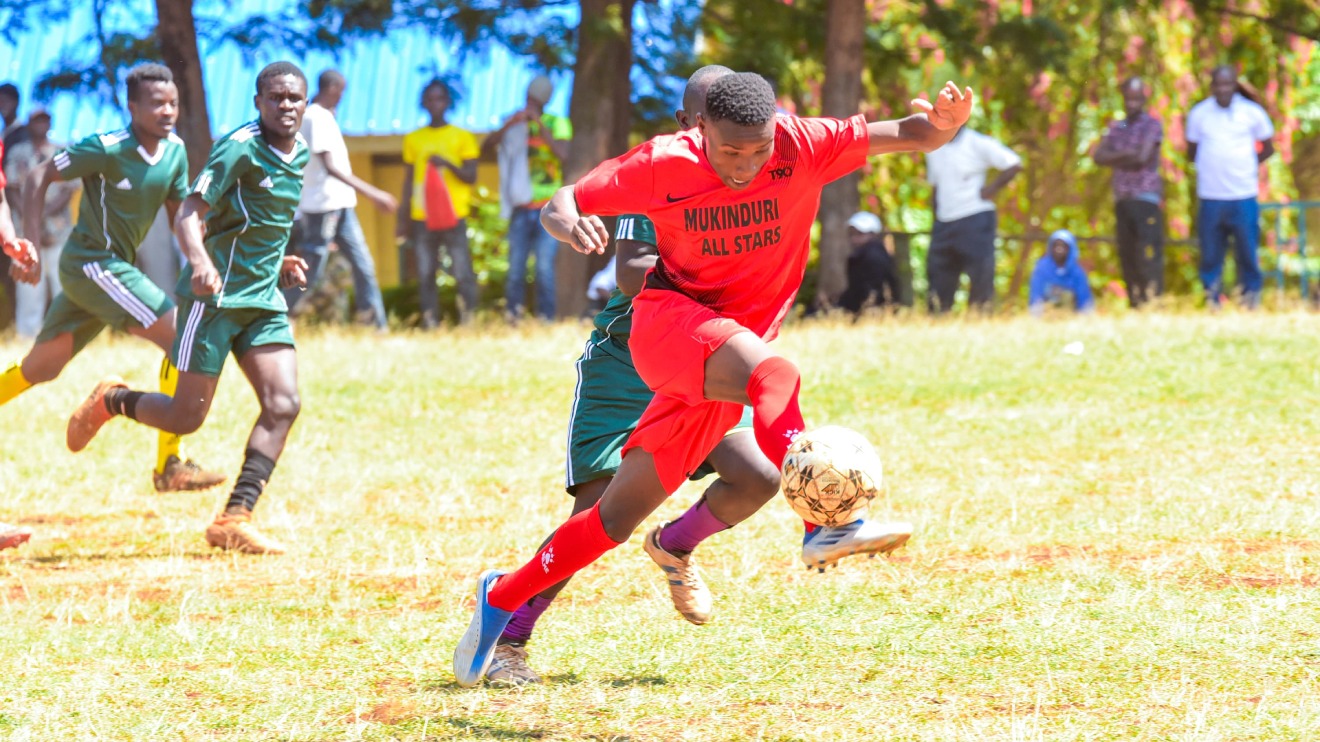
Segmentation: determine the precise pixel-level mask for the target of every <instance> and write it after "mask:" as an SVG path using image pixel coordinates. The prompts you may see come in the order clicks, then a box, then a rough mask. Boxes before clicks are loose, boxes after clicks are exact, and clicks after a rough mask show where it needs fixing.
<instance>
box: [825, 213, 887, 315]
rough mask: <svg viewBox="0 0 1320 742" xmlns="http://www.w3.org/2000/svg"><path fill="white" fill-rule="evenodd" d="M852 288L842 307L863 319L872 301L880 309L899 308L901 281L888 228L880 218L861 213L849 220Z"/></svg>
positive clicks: (848, 288)
mask: <svg viewBox="0 0 1320 742" xmlns="http://www.w3.org/2000/svg"><path fill="white" fill-rule="evenodd" d="M848 242H849V244H850V245H852V251H851V252H850V253H849V255H848V287H847V288H846V289H844V291H843V295H842V296H840V297H839V306H841V307H843V308H844V309H846V310H848V311H849V312H852V313H853V314H854V315H860V314H861V313H862V309H863V308H864V307H866V306H867V305H868V304H869V303H870V302H872V300H874V303H875V304H876V305H878V306H884V305H885V304H886V303H892V304H898V302H899V290H900V289H899V280H898V269H897V267H896V266H895V265H894V258H893V256H892V255H890V254H889V250H887V249H885V241H884V225H883V224H882V223H881V222H880V217H878V216H876V215H875V214H872V213H870V212H867V211H859V212H857V213H856V214H853V215H852V217H850V218H849V219H848Z"/></svg>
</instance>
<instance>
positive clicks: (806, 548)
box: [802, 520, 912, 572]
mask: <svg viewBox="0 0 1320 742" xmlns="http://www.w3.org/2000/svg"><path fill="white" fill-rule="evenodd" d="M911 536H912V524H911V523H901V522H900V523H880V522H872V521H863V520H855V521H853V522H852V523H849V524H847V525H843V526H820V527H819V528H817V529H816V530H814V531H812V532H811V533H807V534H804V535H803V536H802V561H803V563H805V564H806V565H807V569H813V568H815V569H818V570H820V571H821V572H824V571H825V568H826V567H829V566H833V565H836V564H838V563H839V560H840V559H842V558H844V557H846V556H852V555H853V554H870V555H871V556H875V555H876V554H887V553H889V552H891V551H893V550H894V549H897V548H898V547H900V546H902V545H903V544H905V543H907V540H908V538H910V537H911Z"/></svg>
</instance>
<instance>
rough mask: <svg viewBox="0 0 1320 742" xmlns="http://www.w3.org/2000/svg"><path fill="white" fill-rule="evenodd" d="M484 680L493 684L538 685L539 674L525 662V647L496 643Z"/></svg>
mask: <svg viewBox="0 0 1320 742" xmlns="http://www.w3.org/2000/svg"><path fill="white" fill-rule="evenodd" d="M486 680H487V681H488V682H490V683H492V684H494V685H539V684H541V683H542V682H544V681H542V680H541V676H540V675H537V674H536V671H535V670H533V669H532V668H531V666H529V665H528V664H527V647H525V646H519V645H517V644H496V645H495V653H494V655H493V656H492V657H491V660H490V667H488V668H486Z"/></svg>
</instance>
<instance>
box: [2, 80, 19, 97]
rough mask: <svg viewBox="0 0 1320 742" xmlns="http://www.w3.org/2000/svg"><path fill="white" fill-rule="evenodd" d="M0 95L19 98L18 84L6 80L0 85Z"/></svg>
mask: <svg viewBox="0 0 1320 742" xmlns="http://www.w3.org/2000/svg"><path fill="white" fill-rule="evenodd" d="M0 95H7V96H9V97H10V98H13V99H14V100H19V96H18V86H17V85H15V84H14V83H12V82H7V83H5V84H4V85H0Z"/></svg>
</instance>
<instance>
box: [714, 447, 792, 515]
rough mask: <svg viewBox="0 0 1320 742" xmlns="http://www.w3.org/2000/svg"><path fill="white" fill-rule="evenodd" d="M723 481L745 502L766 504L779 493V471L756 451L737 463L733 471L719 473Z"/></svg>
mask: <svg viewBox="0 0 1320 742" xmlns="http://www.w3.org/2000/svg"><path fill="white" fill-rule="evenodd" d="M719 474H720V479H723V480H724V481H725V482H726V483H728V485H729V486H730V487H731V488H732V489H733V490H735V491H737V492H739V493H740V494H741V496H742V497H743V498H745V499H747V500H754V501H756V502H761V503H764V502H768V501H769V500H770V498H772V497H774V496H775V494H776V493H778V492H779V469H777V468H775V465H774V464H772V463H770V460H769V459H767V458H766V457H765V456H762V455H760V451H759V450H757V451H756V453H755V454H753V455H750V456H747V457H746V458H745V459H744V460H742V461H740V462H739V465H738V466H737V467H736V468H735V469H734V470H733V471H721V472H720V473H719Z"/></svg>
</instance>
